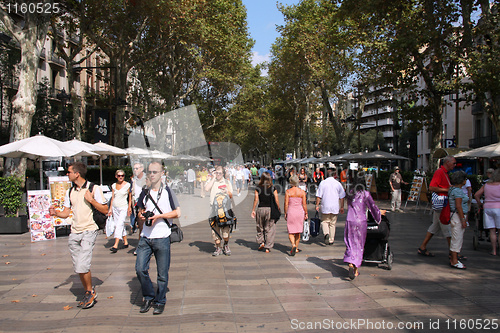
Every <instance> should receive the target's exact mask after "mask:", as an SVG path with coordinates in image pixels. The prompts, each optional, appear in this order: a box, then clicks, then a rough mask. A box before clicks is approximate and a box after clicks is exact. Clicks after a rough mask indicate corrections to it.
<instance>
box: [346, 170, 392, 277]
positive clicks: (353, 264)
mask: <svg viewBox="0 0 500 333" xmlns="http://www.w3.org/2000/svg"><path fill="white" fill-rule="evenodd" d="M356 180H357V182H355V183H354V184H353V187H351V189H350V190H349V191H347V196H346V197H347V206H348V210H347V218H346V223H345V229H344V242H345V246H346V250H345V254H344V262H346V263H348V264H349V278H351V279H352V280H354V278H356V276H358V275H359V271H358V268H359V266H361V262H362V261H363V252H364V249H365V242H366V229H367V222H366V210H367V209H369V210H370V212H371V214H372V216H373V218H374V219H375V221H376V222H377V223H380V221H381V215H385V212H386V211H385V210H380V209H379V208H378V207H377V205H376V204H375V202H374V201H373V198H372V196H371V195H370V192H368V191H366V189H365V187H366V186H365V185H364V184H363V182H364V177H361V178H356Z"/></svg>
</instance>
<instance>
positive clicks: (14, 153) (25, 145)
mask: <svg viewBox="0 0 500 333" xmlns="http://www.w3.org/2000/svg"><path fill="white" fill-rule="evenodd" d="M0 156H5V157H12V158H30V159H33V160H34V159H36V158H40V188H41V189H43V169H42V161H41V159H44V158H51V157H71V156H98V154H96V153H93V152H91V151H87V150H85V149H78V148H72V147H70V146H69V145H67V144H65V143H64V142H61V141H59V140H55V139H51V138H49V137H46V136H44V135H41V134H38V135H35V136H32V137H29V138H26V139H22V140H19V141H14V142H11V143H7V144H5V145H3V146H1V147H0Z"/></svg>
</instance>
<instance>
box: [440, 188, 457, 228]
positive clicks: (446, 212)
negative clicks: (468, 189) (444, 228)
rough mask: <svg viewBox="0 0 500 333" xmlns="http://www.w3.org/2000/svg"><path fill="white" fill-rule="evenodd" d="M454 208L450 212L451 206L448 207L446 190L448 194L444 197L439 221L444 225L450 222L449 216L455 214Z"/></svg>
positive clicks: (448, 198) (448, 200)
mask: <svg viewBox="0 0 500 333" xmlns="http://www.w3.org/2000/svg"><path fill="white" fill-rule="evenodd" d="M455 212H456V210H455V211H453V213H452V212H451V207H450V191H448V196H447V197H446V200H445V203H444V206H443V210H441V214H439V222H441V223H442V224H444V225H448V224H450V221H451V217H452V216H453V214H455Z"/></svg>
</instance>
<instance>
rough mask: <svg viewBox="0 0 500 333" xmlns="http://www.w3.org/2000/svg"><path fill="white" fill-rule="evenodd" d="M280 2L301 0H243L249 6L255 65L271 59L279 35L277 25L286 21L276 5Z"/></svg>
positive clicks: (297, 0) (289, 3)
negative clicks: (273, 45) (273, 46)
mask: <svg viewBox="0 0 500 333" xmlns="http://www.w3.org/2000/svg"><path fill="white" fill-rule="evenodd" d="M278 2H279V3H282V4H284V5H295V4H298V3H299V2H300V0H279V1H277V0H243V4H244V5H245V7H246V8H247V21H248V30H249V32H250V35H251V37H252V39H254V40H255V45H254V47H253V49H252V53H253V61H252V63H253V64H254V65H255V64H256V63H261V62H263V61H268V60H269V53H270V51H271V44H273V43H274V41H275V40H276V38H277V37H278V36H279V34H278V32H277V31H276V26H277V25H283V23H284V21H283V15H282V14H281V12H280V11H279V10H278V8H277V6H276V4H277V3H278Z"/></svg>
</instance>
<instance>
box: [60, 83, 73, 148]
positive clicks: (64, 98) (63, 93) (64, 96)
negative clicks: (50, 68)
mask: <svg viewBox="0 0 500 333" xmlns="http://www.w3.org/2000/svg"><path fill="white" fill-rule="evenodd" d="M70 97H71V96H70V95H68V94H66V90H64V88H63V89H62V90H61V92H60V93H59V94H57V95H56V98H57V99H58V100H60V101H61V103H62V112H61V121H62V141H66V102H67V101H69V99H70Z"/></svg>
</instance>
